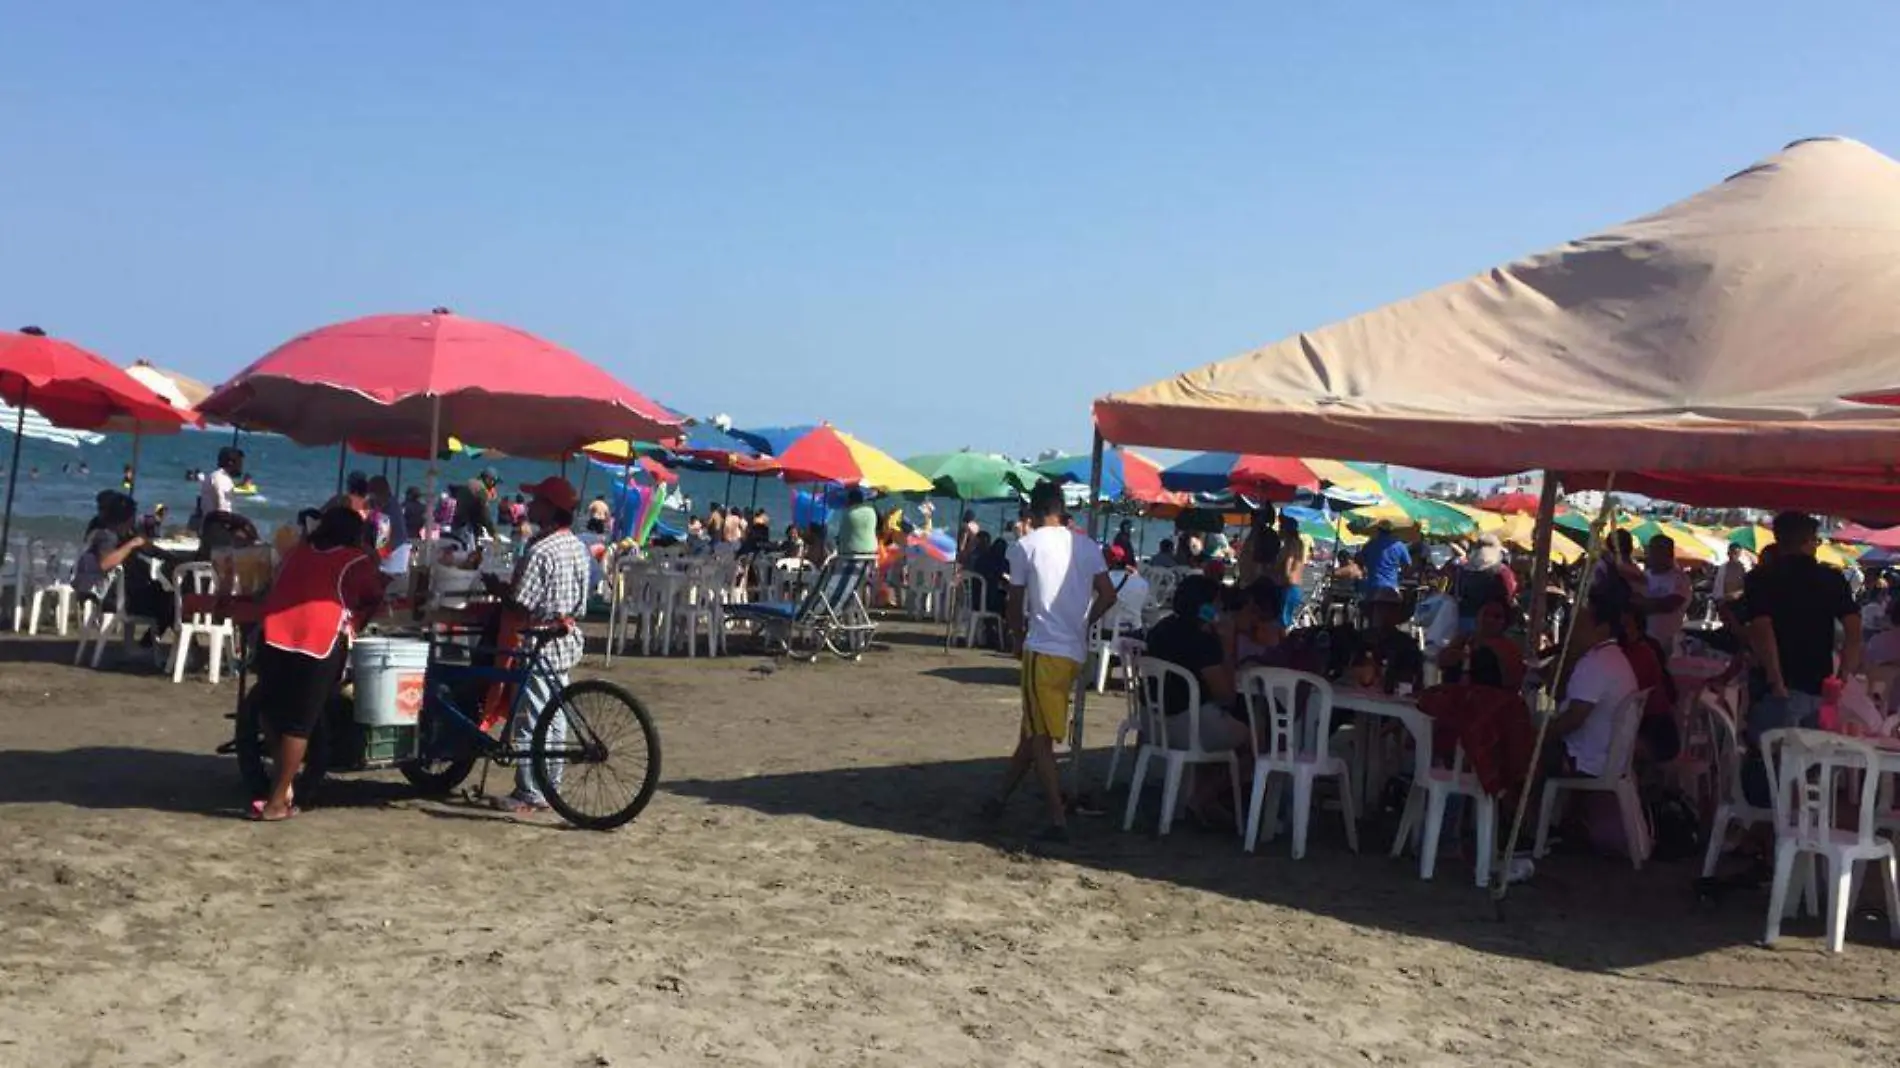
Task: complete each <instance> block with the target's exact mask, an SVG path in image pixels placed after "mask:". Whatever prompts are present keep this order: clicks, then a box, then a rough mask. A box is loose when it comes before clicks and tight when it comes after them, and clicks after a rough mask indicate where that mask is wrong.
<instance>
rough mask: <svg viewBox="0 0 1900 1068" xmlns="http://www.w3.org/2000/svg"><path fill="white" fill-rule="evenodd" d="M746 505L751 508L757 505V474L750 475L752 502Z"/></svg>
mask: <svg viewBox="0 0 1900 1068" xmlns="http://www.w3.org/2000/svg"><path fill="white" fill-rule="evenodd" d="M747 507H749V508H753V509H757V508H758V507H759V476H757V475H753V476H752V503H751V504H749V505H747Z"/></svg>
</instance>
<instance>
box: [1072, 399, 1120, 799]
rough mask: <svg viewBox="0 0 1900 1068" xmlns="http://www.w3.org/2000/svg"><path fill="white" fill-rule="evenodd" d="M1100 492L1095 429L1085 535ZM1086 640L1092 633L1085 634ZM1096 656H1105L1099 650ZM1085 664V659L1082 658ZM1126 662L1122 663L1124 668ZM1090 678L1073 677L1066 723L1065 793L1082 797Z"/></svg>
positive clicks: (1092, 526)
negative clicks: (1070, 714)
mask: <svg viewBox="0 0 1900 1068" xmlns="http://www.w3.org/2000/svg"><path fill="white" fill-rule="evenodd" d="M1101 493H1102V432H1101V431H1100V430H1097V431H1096V432H1095V445H1094V447H1093V449H1091V451H1090V454H1089V526H1088V530H1089V537H1091V538H1095V537H1099V535H1098V533H1097V531H1096V518H1097V517H1098V516H1100V515H1101V512H1102V509H1101V504H1100V502H1099V501H1097V499H1096V498H1098V497H1100V496H1101ZM1088 637H1089V638H1090V639H1093V638H1094V635H1092V634H1091V635H1088ZM1096 655H1097V656H1107V655H1108V650H1107V649H1103V650H1102V651H1101V652H1099V653H1097V654H1096ZM1084 663H1085V664H1086V661H1084ZM1125 666H1126V665H1124V667H1125ZM1090 677H1092V673H1091V672H1089V671H1086V670H1085V671H1081V672H1078V673H1077V674H1076V677H1075V718H1074V720H1073V721H1071V723H1070V724H1069V792H1070V793H1072V794H1074V795H1075V796H1077V797H1080V796H1082V722H1083V714H1084V712H1086V711H1087V709H1088V696H1089V685H1088V682H1087V680H1088V679H1089V678H1090Z"/></svg>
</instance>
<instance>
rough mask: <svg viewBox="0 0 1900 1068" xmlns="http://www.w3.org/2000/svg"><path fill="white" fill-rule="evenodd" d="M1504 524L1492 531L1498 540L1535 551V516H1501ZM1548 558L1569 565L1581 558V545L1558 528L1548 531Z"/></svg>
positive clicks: (1519, 548) (1518, 548)
mask: <svg viewBox="0 0 1900 1068" xmlns="http://www.w3.org/2000/svg"><path fill="white" fill-rule="evenodd" d="M1500 518H1502V519H1503V520H1504V525H1503V526H1502V527H1499V528H1498V529H1497V530H1496V531H1495V532H1494V533H1496V534H1497V536H1498V540H1499V541H1501V542H1503V543H1504V544H1505V545H1507V546H1509V547H1510V548H1511V549H1513V550H1515V551H1517V552H1521V553H1530V552H1536V551H1537V517H1535V516H1528V515H1510V516H1501V517H1500ZM1550 559H1551V562H1552V563H1556V564H1562V565H1563V566H1565V567H1569V566H1570V565H1571V564H1574V563H1576V562H1577V561H1578V560H1581V559H1583V546H1581V545H1578V544H1577V543H1576V542H1574V541H1571V540H1570V539H1569V538H1567V537H1565V536H1564V534H1563V532H1562V531H1560V530H1553V531H1551V532H1550Z"/></svg>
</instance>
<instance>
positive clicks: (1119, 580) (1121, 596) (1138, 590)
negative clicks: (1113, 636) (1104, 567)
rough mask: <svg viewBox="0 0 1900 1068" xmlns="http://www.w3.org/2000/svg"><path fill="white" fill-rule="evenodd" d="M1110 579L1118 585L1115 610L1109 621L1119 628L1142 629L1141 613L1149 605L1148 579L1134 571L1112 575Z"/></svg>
mask: <svg viewBox="0 0 1900 1068" xmlns="http://www.w3.org/2000/svg"><path fill="white" fill-rule="evenodd" d="M1108 580H1109V581H1110V582H1113V583H1115V585H1116V587H1117V590H1116V593H1115V610H1114V611H1113V612H1111V613H1110V614H1109V617H1108V621H1109V622H1110V623H1113V624H1114V625H1115V627H1116V629H1118V630H1140V629H1141V614H1142V612H1143V611H1144V610H1145V609H1146V608H1147V607H1148V580H1147V579H1145V578H1142V577H1141V576H1140V575H1139V574H1136V573H1135V572H1133V571H1128V572H1124V573H1123V574H1122V575H1121V576H1117V575H1110V576H1109V577H1108Z"/></svg>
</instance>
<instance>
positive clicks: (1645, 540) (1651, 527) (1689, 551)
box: [1618, 516, 1726, 564]
mask: <svg viewBox="0 0 1900 1068" xmlns="http://www.w3.org/2000/svg"><path fill="white" fill-rule="evenodd" d="M1618 528H1619V529H1621V530H1627V531H1629V532H1630V537H1631V538H1632V539H1633V540H1634V541H1635V542H1636V551H1637V552H1638V553H1639V554H1640V553H1642V552H1643V551H1644V549H1645V548H1647V547H1648V545H1649V543H1650V542H1651V541H1654V540H1655V539H1656V538H1658V537H1663V538H1668V539H1669V542H1670V544H1672V545H1674V546H1675V548H1676V559H1678V560H1691V561H1695V562H1697V563H1703V564H1717V563H1721V562H1722V558H1723V557H1722V555H1719V554H1717V553H1716V551H1715V550H1714V549H1713V548H1711V547H1710V546H1709V545H1708V544H1707V543H1706V542H1704V541H1703V540H1702V539H1701V538H1698V537H1696V535H1695V532H1694V531H1691V530H1688V529H1686V528H1684V527H1682V526H1679V525H1678V524H1675V523H1670V522H1665V521H1661V520H1656V519H1645V518H1643V517H1642V516H1631V517H1629V518H1628V519H1627V520H1625V521H1624V522H1623V523H1621V524H1618ZM1724 552H1726V550H1724Z"/></svg>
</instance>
